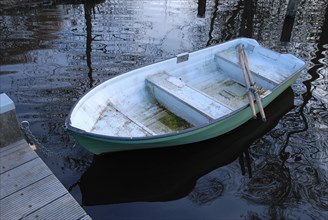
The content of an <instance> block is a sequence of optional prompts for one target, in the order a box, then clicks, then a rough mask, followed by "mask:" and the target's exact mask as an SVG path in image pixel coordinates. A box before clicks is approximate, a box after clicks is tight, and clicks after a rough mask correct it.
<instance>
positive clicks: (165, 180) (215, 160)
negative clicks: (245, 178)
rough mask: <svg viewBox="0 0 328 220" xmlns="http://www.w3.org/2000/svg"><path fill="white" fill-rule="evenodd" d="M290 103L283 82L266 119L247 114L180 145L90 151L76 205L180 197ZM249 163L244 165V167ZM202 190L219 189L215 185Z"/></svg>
mask: <svg viewBox="0 0 328 220" xmlns="http://www.w3.org/2000/svg"><path fill="white" fill-rule="evenodd" d="M293 106H294V93H293V90H292V89H291V88H288V89H287V90H286V91H285V92H284V93H282V94H281V95H280V96H279V97H278V98H277V99H276V100H275V101H274V102H272V103H271V104H270V105H269V106H267V107H266V108H265V110H266V115H267V122H266V123H263V122H262V120H261V119H260V118H258V119H256V120H253V119H252V120H250V121H248V122H247V123H245V124H244V125H242V126H241V127H239V128H237V129H235V130H233V131H231V132H229V133H227V134H225V135H223V136H220V137H218V138H214V139H211V140H208V141H203V142H200V143H195V144H190V145H186V146H182V147H175V148H162V149H147V150H138V151H126V152H115V153H109V154H106V155H102V156H96V155H95V156H94V158H93V162H92V164H91V166H90V167H89V168H88V170H87V171H86V172H85V173H84V174H83V175H82V177H81V179H80V182H79V186H80V189H81V192H82V205H84V206H92V205H101V204H117V203H128V202H136V201H148V202H150V201H171V200H176V199H179V198H183V197H185V196H187V195H189V194H190V192H191V191H192V190H193V189H194V187H195V185H196V182H197V180H198V179H199V178H200V177H202V176H204V175H205V174H207V173H209V172H210V171H212V170H214V169H217V168H219V167H221V166H224V165H226V164H229V163H231V162H233V161H234V160H236V159H237V158H238V157H240V158H244V154H245V152H246V159H247V158H248V157H247V149H248V147H249V146H250V145H251V144H252V143H253V142H254V141H255V140H256V139H258V138H260V137H261V136H263V135H264V134H265V133H267V132H268V131H270V130H271V129H272V128H273V127H274V126H275V125H276V124H277V123H278V121H279V119H280V118H281V117H282V116H283V115H284V114H286V113H287V112H288V111H289V110H290V109H291V108H292V107H293ZM240 162H241V163H240V164H241V175H242V174H244V171H245V167H244V166H245V165H244V160H243V159H241V160H240ZM248 162H249V161H248ZM249 169H250V166H248V171H249V173H250V170H249ZM250 178H251V177H250ZM217 185H218V184H208V186H209V187H211V186H213V187H217ZM219 185H220V184H219ZM222 190H223V188H222ZM206 191H207V192H213V193H216V194H217V195H220V194H221V193H217V191H218V190H216V189H208V190H206ZM208 196H209V197H211V195H208ZM214 197H216V196H214ZM205 200H206V198H205Z"/></svg>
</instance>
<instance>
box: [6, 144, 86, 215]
mask: <svg viewBox="0 0 328 220" xmlns="http://www.w3.org/2000/svg"><path fill="white" fill-rule="evenodd" d="M0 179H1V181H0V219H70V220H75V219H76V220H80V219H91V218H90V216H89V215H88V214H87V213H86V212H85V211H84V209H83V208H82V207H81V206H80V205H79V203H78V202H77V201H76V200H75V199H74V198H73V196H72V195H71V194H70V193H69V192H68V191H67V189H66V188H65V187H64V186H63V185H62V184H61V183H60V181H59V180H58V179H57V177H56V176H55V175H54V174H53V173H52V171H51V170H50V169H49V168H48V167H47V165H46V164H45V163H44V162H43V161H42V160H41V158H39V156H38V155H37V154H36V153H35V152H34V151H33V150H32V149H31V148H30V146H29V145H28V143H27V142H26V141H25V140H20V141H17V142H16V143H14V144H10V145H9V146H7V147H4V148H0Z"/></svg>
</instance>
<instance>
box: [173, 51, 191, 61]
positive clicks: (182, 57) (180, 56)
mask: <svg viewBox="0 0 328 220" xmlns="http://www.w3.org/2000/svg"><path fill="white" fill-rule="evenodd" d="M176 57H177V63H182V62H185V61H188V59H189V53H181V54H178V55H177V56H176Z"/></svg>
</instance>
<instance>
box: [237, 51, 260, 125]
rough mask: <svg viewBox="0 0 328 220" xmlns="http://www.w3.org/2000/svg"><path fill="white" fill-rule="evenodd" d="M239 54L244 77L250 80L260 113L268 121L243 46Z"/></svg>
mask: <svg viewBox="0 0 328 220" xmlns="http://www.w3.org/2000/svg"><path fill="white" fill-rule="evenodd" d="M238 52H239V57H240V61H241V65H242V66H243V72H244V76H245V75H247V78H248V80H249V85H250V86H249V87H250V89H251V90H252V92H253V93H254V96H255V99H256V104H257V107H258V109H259V111H260V114H261V117H262V120H263V121H266V117H265V112H264V109H263V105H262V100H261V97H260V94H259V91H258V89H257V88H256V83H255V81H254V78H253V76H252V74H251V71H250V70H249V66H248V60H247V56H246V53H245V50H244V47H243V46H242V45H239V48H238ZM253 114H254V113H253Z"/></svg>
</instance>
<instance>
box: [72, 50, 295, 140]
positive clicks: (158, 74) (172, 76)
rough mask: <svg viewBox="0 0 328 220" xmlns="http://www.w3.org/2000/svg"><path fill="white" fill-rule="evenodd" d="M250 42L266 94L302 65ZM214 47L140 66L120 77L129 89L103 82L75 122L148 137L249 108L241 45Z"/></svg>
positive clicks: (86, 127) (251, 64)
mask: <svg viewBox="0 0 328 220" xmlns="http://www.w3.org/2000/svg"><path fill="white" fill-rule="evenodd" d="M245 45H246V46H245V51H246V53H247V58H248V64H249V68H250V71H251V74H252V75H253V78H254V80H255V82H256V85H257V87H258V88H260V91H261V97H262V98H265V97H266V96H267V95H269V94H270V93H271V91H272V90H273V89H274V88H275V87H277V86H278V85H279V84H281V83H282V82H283V81H285V80H286V79H288V78H289V77H290V76H291V75H292V74H293V73H295V72H296V71H297V70H298V69H299V65H296V64H295V62H290V61H289V58H290V57H289V55H288V54H284V55H282V54H278V53H275V52H273V51H270V50H267V49H265V48H262V47H257V46H256V45H255V46H254V45H252V44H245ZM213 51H214V52H210V53H206V52H204V53H202V52H198V53H196V54H195V55H193V54H190V56H189V57H187V58H186V59H185V58H183V59H185V60H186V61H183V62H181V63H177V59H172V60H170V61H167V62H164V63H163V64H159V65H158V66H159V67H156V68H155V67H154V68H153V69H152V68H146V69H144V70H142V69H141V70H140V71H144V73H140V74H139V72H138V71H139V70H138V71H137V72H133V73H130V78H131V79H129V80H127V77H125V76H124V77H121V78H119V77H118V78H119V79H117V81H122V83H124V81H126V82H125V83H126V85H125V87H124V86H123V88H124V90H122V85H124V84H121V85H120V82H115V80H112V81H113V82H111V83H104V85H101V86H100V87H101V88H99V89H98V90H100V89H102V90H103V91H102V92H99V91H98V92H96V91H95V92H93V93H91V94H90V96H94V97H93V98H92V99H93V101H88V99H85V100H83V99H82V101H83V102H81V101H80V102H81V103H80V105H79V104H78V105H77V106H76V108H75V109H76V110H75V111H76V112H75V114H74V115H75V116H74V117H73V116H72V118H71V123H72V125H73V126H75V127H77V128H80V129H82V130H85V131H87V132H92V133H95V134H100V135H107V136H116V137H131V138H132V137H144V136H154V135H161V134H166V133H171V132H178V131H181V130H184V129H188V128H192V127H195V126H196V127H197V126H203V125H206V124H209V123H211V122H213V121H215V120H219V119H220V118H224V117H226V116H227V115H229V114H232V113H233V112H234V111H236V110H238V109H240V108H244V107H245V106H247V105H248V104H249V100H248V96H247V89H246V86H245V81H244V77H243V70H242V68H241V66H240V64H239V60H238V52H237V50H236V45H234V46H231V45H230V46H227V47H223V49H221V48H220V49H219V50H214V49H213ZM291 58H293V57H291ZM178 59H179V57H178ZM132 74H134V76H136V77H131V75H132ZM109 81H110V80H109ZM87 98H88V97H87ZM72 115H73V114H72ZM81 118H82V120H81ZM78 119H79V120H78Z"/></svg>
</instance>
